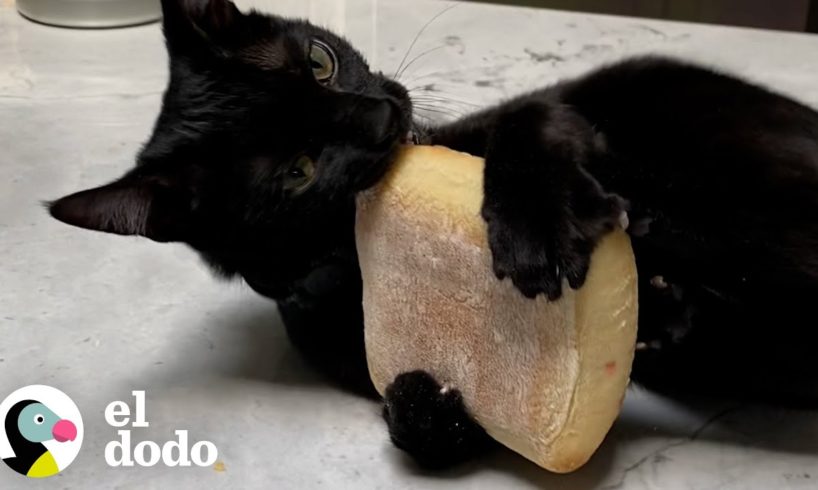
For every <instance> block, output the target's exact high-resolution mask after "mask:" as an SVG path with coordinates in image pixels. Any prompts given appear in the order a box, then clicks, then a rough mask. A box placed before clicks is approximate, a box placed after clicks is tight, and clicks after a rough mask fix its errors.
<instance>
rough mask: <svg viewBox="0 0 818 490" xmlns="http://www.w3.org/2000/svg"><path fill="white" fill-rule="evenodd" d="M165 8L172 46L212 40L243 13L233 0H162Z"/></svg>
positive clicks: (167, 31)
mask: <svg viewBox="0 0 818 490" xmlns="http://www.w3.org/2000/svg"><path fill="white" fill-rule="evenodd" d="M162 12H163V15H164V20H163V28H164V31H165V38H166V39H167V40H168V43H169V45H170V46H172V47H173V46H177V45H185V44H186V43H188V42H192V41H196V40H198V41H201V40H202V39H205V40H207V39H211V40H212V38H214V37H218V35H219V34H220V33H222V32H224V31H226V30H229V29H231V28H233V27H235V25H236V24H237V22H238V21H239V20H240V19H241V17H242V16H243V14H242V13H241V11H239V9H238V8H237V7H236V5H235V4H233V2H231V1H230V0H162Z"/></svg>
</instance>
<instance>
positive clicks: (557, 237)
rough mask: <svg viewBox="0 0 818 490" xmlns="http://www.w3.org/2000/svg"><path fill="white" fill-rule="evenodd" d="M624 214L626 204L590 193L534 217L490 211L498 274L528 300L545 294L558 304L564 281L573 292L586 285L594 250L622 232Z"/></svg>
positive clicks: (543, 209) (485, 210) (533, 212)
mask: <svg viewBox="0 0 818 490" xmlns="http://www.w3.org/2000/svg"><path fill="white" fill-rule="evenodd" d="M546 206H551V209H548V208H547V207H546ZM537 209H539V210H540V211H539V212H538V211H536V210H537ZM624 212H625V204H624V201H623V200H622V199H620V198H618V197H616V196H613V195H607V196H606V195H603V194H601V193H599V194H596V193H588V192H586V193H583V195H580V196H576V201H574V202H562V203H552V204H548V203H542V205H541V206H540V207H535V208H533V209H532V210H528V211H515V212H511V213H504V212H502V211H500V210H497V209H494V208H492V207H491V206H490V205H484V207H483V217H484V219H485V220H486V223H487V224H488V237H489V247H490V248H491V252H492V257H493V268H494V273H495V275H496V276H497V277H498V278H499V279H505V278H506V277H509V278H511V281H512V282H513V283H514V285H515V286H516V287H517V289H519V290H520V292H521V293H522V294H523V295H525V296H526V297H528V298H534V297H536V296H537V295H539V294H545V295H546V296H547V297H548V299H550V300H556V299H558V298H559V297H560V296H562V288H563V281H565V280H567V281H568V285H569V286H570V287H571V288H573V289H577V288H579V287H581V286H582V285H583V284H584V283H585V278H586V276H587V274H588V267H589V265H590V261H591V254H592V253H593V251H594V248H595V247H596V245H597V243H598V242H599V240H600V239H601V238H602V236H603V235H605V234H607V233H609V232H610V231H612V230H613V229H614V228H615V227H617V226H620V221H621V220H622V218H623V216H624Z"/></svg>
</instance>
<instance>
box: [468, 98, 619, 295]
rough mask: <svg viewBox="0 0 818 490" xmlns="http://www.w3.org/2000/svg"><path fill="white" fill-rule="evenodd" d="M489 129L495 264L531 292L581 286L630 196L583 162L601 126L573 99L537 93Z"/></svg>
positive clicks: (594, 153) (594, 151) (489, 214)
mask: <svg viewBox="0 0 818 490" xmlns="http://www.w3.org/2000/svg"><path fill="white" fill-rule="evenodd" d="M492 128H493V129H492V131H491V133H490V134H489V136H488V144H487V148H486V168H485V184H484V186H485V197H484V202H483V209H482V213H483V217H484V218H485V220H486V222H487V223H488V234H489V244H490V246H491V250H492V253H493V257H494V272H495V273H496V274H497V276H498V277H500V278H501V279H502V278H504V277H510V278H511V280H512V281H513V282H514V284H515V285H516V286H517V288H518V289H519V290H520V291H521V292H522V293H523V294H525V295H526V296H528V297H534V296H536V295H538V294H541V293H545V294H547V295H548V297H549V298H550V299H556V298H558V297H559V296H560V295H561V294H562V287H563V281H565V280H567V282H568V284H569V285H570V286H571V287H572V288H578V287H580V286H581V285H582V284H583V283H584V281H585V276H586V274H587V272H588V266H589V262H590V256H591V253H592V252H593V250H594V247H595V246H596V244H597V242H598V241H599V239H600V238H601V237H602V236H603V235H605V234H606V233H608V232H610V231H611V230H613V229H614V228H615V227H617V226H620V224H622V221H623V218H624V216H625V215H624V212H625V209H626V203H625V201H624V200H623V199H622V198H620V197H619V196H617V195H615V194H611V193H608V192H606V191H605V189H603V188H602V186H601V185H600V184H599V182H597V180H595V179H594V177H593V176H591V174H590V173H588V172H587V171H586V169H585V168H584V166H585V165H588V164H590V163H591V161H592V160H593V159H595V158H599V155H600V154H601V152H602V151H604V150H603V149H602V144H601V143H600V142H599V140H598V138H597V136H596V134H595V132H594V130H593V129H592V127H591V126H590V125H589V124H588V122H587V121H585V119H584V118H582V117H581V116H580V115H578V114H576V113H575V112H574V111H573V110H571V109H570V108H569V107H567V106H563V105H559V104H555V103H551V102H547V101H538V100H529V101H527V102H525V103H521V104H516V105H514V106H512V107H510V108H509V109H507V110H505V111H503V112H501V113H499V114H498V115H497V117H496V119H495V121H494V124H493V126H492Z"/></svg>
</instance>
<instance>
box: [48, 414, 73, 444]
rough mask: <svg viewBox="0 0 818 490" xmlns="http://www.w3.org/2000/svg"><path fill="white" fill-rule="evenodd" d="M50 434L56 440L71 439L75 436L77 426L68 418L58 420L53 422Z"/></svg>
mask: <svg viewBox="0 0 818 490" xmlns="http://www.w3.org/2000/svg"><path fill="white" fill-rule="evenodd" d="M51 435H53V436H54V439H56V440H57V442H65V441H73V440H74V439H76V438H77V426H76V425H74V423H73V422H71V421H70V420H64V419H63V420H60V421H59V422H57V423H56V424H54V427H53V428H52V429H51Z"/></svg>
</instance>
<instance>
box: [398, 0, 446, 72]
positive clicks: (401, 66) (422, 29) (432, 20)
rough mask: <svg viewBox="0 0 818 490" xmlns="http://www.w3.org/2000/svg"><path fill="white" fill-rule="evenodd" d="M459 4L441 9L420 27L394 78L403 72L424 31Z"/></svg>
mask: <svg viewBox="0 0 818 490" xmlns="http://www.w3.org/2000/svg"><path fill="white" fill-rule="evenodd" d="M458 5H459V4H457V3H455V4H452V5H449V6H448V7H446V8H444V9H443V10H441V11H440V12H438V13H437V15H435V16H434V17H432V18H431V19H429V21H428V22H426V23H425V24H423V27H421V28H420V30H419V31H418V33H417V34H415V38H414V39H412V43H411V44H410V45H409V49H407V50H406V54H404V55H403V59H401V61H400V63H399V64H398V68H397V70H395V74H394V75H393V76H392V78H394V79H397V78H398V74H399V73H400V72H401V69H402V68H403V64H404V63H406V59H407V58H408V57H409V55H410V54H411V53H412V49H413V48H414V47H415V44H417V42H418V39H420V36H421V35H423V32H424V31H426V29H427V28H428V27H429V26H430V25H431V24H432V23H433V22H434V21H436V20H437V19H438V18H440V17H441V16H442V15H443V14H445V13H446V12H448V11H449V10H452V9H453V8H455V7H457V6H458Z"/></svg>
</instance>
